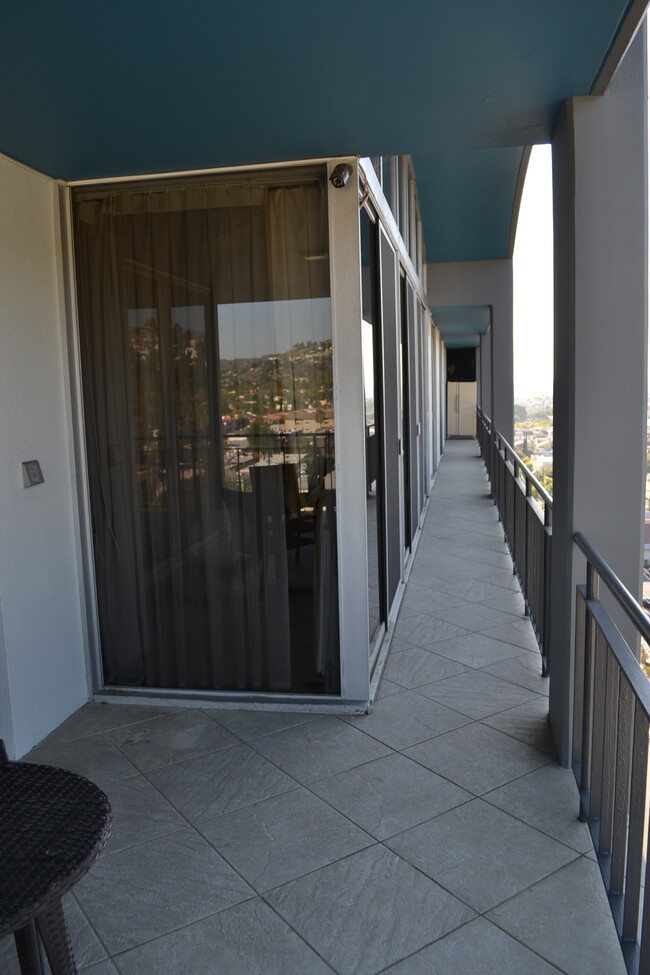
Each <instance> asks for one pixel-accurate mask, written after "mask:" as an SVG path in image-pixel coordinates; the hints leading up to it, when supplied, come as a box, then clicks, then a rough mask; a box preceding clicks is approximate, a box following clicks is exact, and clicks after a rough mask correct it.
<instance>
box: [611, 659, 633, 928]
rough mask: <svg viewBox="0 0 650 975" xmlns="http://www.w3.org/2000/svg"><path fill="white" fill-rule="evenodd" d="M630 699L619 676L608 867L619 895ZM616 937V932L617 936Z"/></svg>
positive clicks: (624, 680) (628, 768)
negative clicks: (612, 831) (610, 850)
mask: <svg viewBox="0 0 650 975" xmlns="http://www.w3.org/2000/svg"><path fill="white" fill-rule="evenodd" d="M633 713H634V695H633V692H632V688H631V687H630V683H629V681H628V680H627V678H626V677H624V676H623V675H621V677H620V681H619V692H618V723H617V729H616V787H615V789H614V833H613V837H612V865H611V871H610V879H609V887H610V890H611V891H612V892H613V893H616V894H622V893H623V886H624V883H625V860H626V856H625V854H626V851H627V811H628V809H629V806H630V776H631V768H632V716H633ZM619 934H620V932H619Z"/></svg>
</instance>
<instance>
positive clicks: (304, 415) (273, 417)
mask: <svg viewBox="0 0 650 975" xmlns="http://www.w3.org/2000/svg"><path fill="white" fill-rule="evenodd" d="M264 420H265V422H267V423H268V424H269V426H270V428H271V430H273V431H274V432H275V433H316V432H317V431H322V430H333V429H334V410H332V409H329V410H324V409H322V408H319V409H317V410H291V411H289V412H284V413H271V414H267V415H266V416H265V417H264Z"/></svg>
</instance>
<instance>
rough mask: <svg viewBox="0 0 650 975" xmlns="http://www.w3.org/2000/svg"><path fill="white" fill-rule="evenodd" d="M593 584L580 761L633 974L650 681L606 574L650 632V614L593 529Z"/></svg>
mask: <svg viewBox="0 0 650 975" xmlns="http://www.w3.org/2000/svg"><path fill="white" fill-rule="evenodd" d="M573 537H574V541H575V544H576V545H577V546H578V548H579V549H580V551H581V552H582V553H583V554H584V555H585V556H586V559H587V570H586V580H587V581H586V585H579V586H577V587H576V637H575V657H574V661H575V663H574V668H575V669H574V696H573V755H572V758H573V768H574V772H575V776H576V779H577V781H578V785H579V787H580V818H581V819H582V821H583V822H587V823H588V824H589V827H590V829H591V834H592V837H593V841H594V847H595V848H596V853H597V855H598V862H599V864H600V869H601V872H602V875H603V880H604V882H605V887H606V888H607V893H608V896H609V902H610V905H611V908H612V914H613V916H614V922H615V924H616V928H617V931H618V935H619V938H620V939H621V945H622V948H623V955H624V957H625V962H626V965H627V969H628V972H630V975H649V973H650V899H648V900H647V901H646V899H645V896H644V893H645V891H646V890H648V883H649V882H650V874H649V870H650V868H649V867H648V865H647V833H648V734H649V730H650V684H649V683H648V679H647V677H646V676H645V674H644V672H643V670H642V668H641V665H640V664H639V663H638V661H637V659H636V656H635V654H634V652H633V651H632V648H631V647H630V645H629V644H628V643H627V642H626V640H625V639H624V638H623V636H622V634H621V632H620V631H619V629H618V628H617V627H616V625H615V624H614V622H613V620H612V618H611V616H610V615H609V613H608V612H607V610H606V608H605V607H604V606H603V603H602V602H601V601H600V599H599V585H600V584H601V583H602V584H603V585H604V586H605V587H606V588H607V590H608V591H609V593H610V594H611V596H612V597H613V598H614V600H615V601H616V603H617V604H618V605H619V606H620V607H621V609H622V610H623V611H624V613H625V614H626V616H627V617H628V619H630V620H631V621H632V623H633V625H634V627H635V629H636V631H637V632H638V633H639V634H640V635H641V636H642V637H643V638H644V639H645V640H646V641H648V642H650V620H648V617H647V615H646V613H645V612H644V610H643V608H642V607H641V606H640V605H639V603H638V602H637V600H636V599H635V598H634V597H633V596H632V595H631V593H630V592H629V591H628V590H627V589H626V588H625V586H624V585H623V583H622V582H621V581H620V579H619V578H618V577H617V576H616V575H615V574H614V573H613V572H612V570H611V569H610V567H609V566H608V565H607V563H606V562H604V561H603V559H602V558H601V557H600V556H599V555H598V553H597V552H596V551H595V550H594V549H593V548H592V547H591V545H590V544H589V542H588V541H587V540H586V539H585V538H584V536H583V535H581V534H579V533H577V534H575V535H574V536H573Z"/></svg>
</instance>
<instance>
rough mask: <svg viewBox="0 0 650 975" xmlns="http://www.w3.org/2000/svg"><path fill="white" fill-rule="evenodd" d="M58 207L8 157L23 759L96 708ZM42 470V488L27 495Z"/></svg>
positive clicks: (2, 594)
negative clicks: (89, 704)
mask: <svg viewBox="0 0 650 975" xmlns="http://www.w3.org/2000/svg"><path fill="white" fill-rule="evenodd" d="M57 199H58V195H57V185H56V183H54V182H53V181H52V180H50V179H48V178H46V177H44V176H41V175H39V174H37V173H34V172H32V171H31V170H28V169H26V168H24V167H22V166H20V165H18V164H17V163H14V162H13V161H12V160H9V159H7V158H6V157H4V156H0V295H1V300H0V341H1V345H0V347H1V349H2V354H1V355H0V417H1V418H2V419H1V422H0V498H1V499H2V501H1V503H0V736H2V737H3V738H4V739H5V741H6V743H7V747H8V750H9V752H10V755H13V756H14V757H20V756H22V755H23V754H25V752H27V751H28V750H29V749H30V748H32V747H33V746H34V745H35V744H36V743H37V742H38V741H40V740H41V739H42V738H43V737H44V736H45V735H47V734H48V733H49V732H50V731H52V730H53V729H54V728H56V727H57V726H58V725H59V724H60V723H61V722H62V721H63V720H64V719H65V718H66V717H67V716H68V715H69V714H71V713H72V712H73V711H74V710H75V709H76V708H78V707H79V706H80V705H81V704H83V703H84V701H85V700H86V699H87V697H88V686H87V681H86V665H85V650H84V627H83V625H82V599H81V571H80V561H79V557H78V551H79V550H78V537H77V529H76V518H75V510H76V500H75V484H74V475H73V463H72V443H71V430H70V411H69V405H68V396H67V378H66V377H67V346H66V331H65V321H64V313H63V289H62V284H61V273H60V268H61V260H60V246H59V231H58V203H57ZM33 458H36V459H38V460H39V461H40V463H41V467H42V470H43V475H44V477H45V483H44V484H41V485H38V486H36V487H31V488H27V489H25V488H24V487H23V480H22V469H21V461H24V460H31V459H33Z"/></svg>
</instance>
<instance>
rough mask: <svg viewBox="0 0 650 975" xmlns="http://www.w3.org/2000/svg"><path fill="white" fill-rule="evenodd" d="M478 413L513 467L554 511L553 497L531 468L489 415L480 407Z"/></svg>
mask: <svg viewBox="0 0 650 975" xmlns="http://www.w3.org/2000/svg"><path fill="white" fill-rule="evenodd" d="M478 413H479V416H480V417H481V418H482V419H484V420H485V421H486V424H485V425H486V426H487V429H488V430H489V431H490V433H491V435H492V436H493V437H495V438H496V439H497V440H498V444H497V446H499V447H501V448H502V449H503V450H504V452H505V453H506V454H508V455H509V456H510V459H511V460H512V462H513V466H514V467H515V470H519V471H521V472H522V474H523V476H524V480H526V481H529V482H530V484H532V486H533V487H534V488H535V490H536V491H537V492H538V494H540V495H541V498H542V500H543V502H544V504H545V505H548V506H549V509H550V510H551V511H552V510H553V497H552V496H551V495H550V494H549V493H548V491H547V490H546V488H545V487H544V485H543V484H542V483H541V482H540V481H538V479H537V478H536V477H535V475H534V474H533V472H532V471H531V470H530V468H528V467H527V466H526V465H525V464H524V462H523V460H522V459H521V457H520V456H519V454H518V453H517V451H516V450H515V448H514V447H513V446H512V445H511V444H510V443H508V441H507V440H506V438H505V437H504V436H503V434H502V433H500V432H499V430H497V429H496V428H495V426H494V424H493V423H492V420H491V419H490V417H489V416H488V415H487V413H484V412H483V410H482V409H481V407H480V406H479V407H478Z"/></svg>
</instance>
